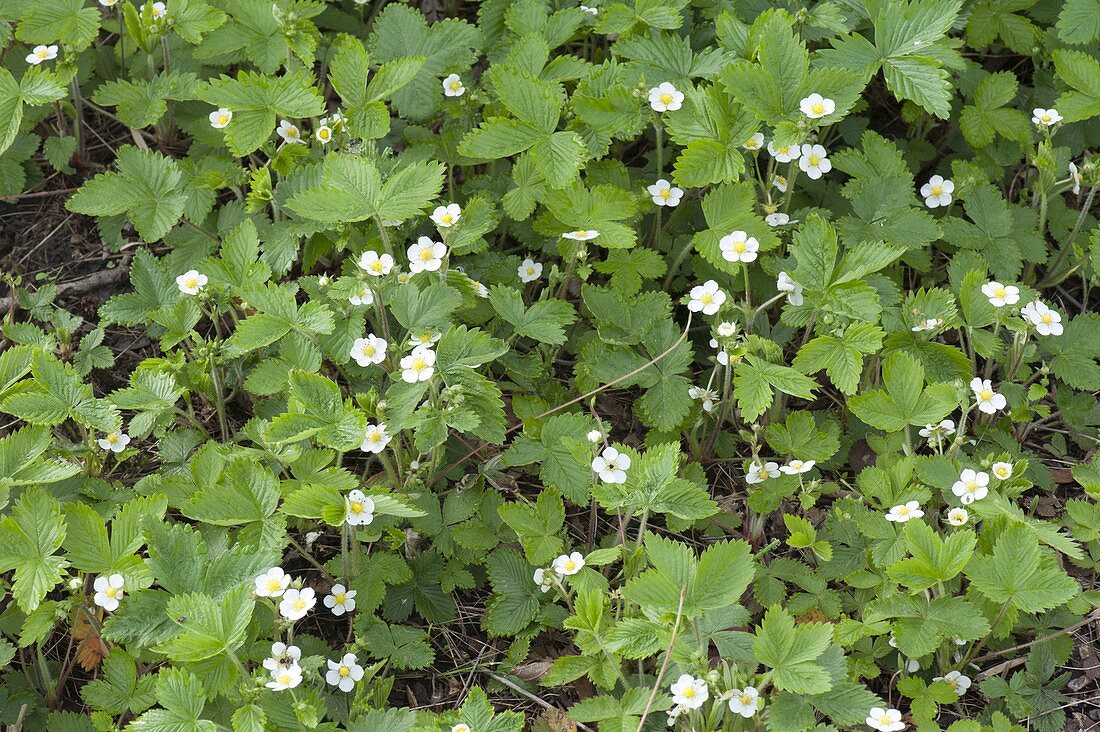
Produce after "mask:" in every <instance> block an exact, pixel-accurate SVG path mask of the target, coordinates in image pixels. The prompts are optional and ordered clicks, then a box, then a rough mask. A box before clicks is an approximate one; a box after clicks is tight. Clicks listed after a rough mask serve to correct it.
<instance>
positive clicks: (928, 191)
mask: <svg viewBox="0 0 1100 732" xmlns="http://www.w3.org/2000/svg"><path fill="white" fill-rule="evenodd" d="M954 192H955V184H954V183H953V182H951V181H949V180H945V179H944V177H943V176H942V175H934V176H932V177H931V178H929V179H928V182H927V183H925V184H924V185H923V186H921V187H920V195H921V197H922V198H923V199H924V205H925V206H927V207H928V208H938V207H940V206H946V205H947V204H949V203H951V194H952V193H954Z"/></svg>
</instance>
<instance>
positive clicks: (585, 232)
mask: <svg viewBox="0 0 1100 732" xmlns="http://www.w3.org/2000/svg"><path fill="white" fill-rule="evenodd" d="M599 235H600V232H598V231H596V230H595V229H577V230H576V231H567V232H565V233H564V234H562V237H564V238H566V239H572V240H573V241H588V240H589V239H595V238H596V237H597V236H599Z"/></svg>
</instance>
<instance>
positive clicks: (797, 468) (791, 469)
mask: <svg viewBox="0 0 1100 732" xmlns="http://www.w3.org/2000/svg"><path fill="white" fill-rule="evenodd" d="M816 464H817V461H816V460H792V461H790V462H789V463H787V464H786V465H783V466H780V468H779V472H781V473H783V474H784V475H801V474H802V473H808V472H810V471H811V470H813V469H814V465H816Z"/></svg>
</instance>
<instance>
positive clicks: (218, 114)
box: [210, 107, 233, 130]
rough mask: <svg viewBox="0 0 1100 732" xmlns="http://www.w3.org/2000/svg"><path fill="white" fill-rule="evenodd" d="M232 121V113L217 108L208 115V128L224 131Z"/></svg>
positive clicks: (222, 108)
mask: <svg viewBox="0 0 1100 732" xmlns="http://www.w3.org/2000/svg"><path fill="white" fill-rule="evenodd" d="M232 121H233V112H231V111H230V110H228V109H226V108H225V107H219V108H218V109H216V110H214V111H213V112H211V113H210V126H211V127H213V128H214V129H215V130H224V129H225V128H226V127H228V126H229V123H230V122H232Z"/></svg>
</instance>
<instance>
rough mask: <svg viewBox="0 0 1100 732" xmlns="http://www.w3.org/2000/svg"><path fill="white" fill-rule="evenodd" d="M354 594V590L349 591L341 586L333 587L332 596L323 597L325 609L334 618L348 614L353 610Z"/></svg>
mask: <svg viewBox="0 0 1100 732" xmlns="http://www.w3.org/2000/svg"><path fill="white" fill-rule="evenodd" d="M355 594H356V593H355V590H349V589H347V588H346V587H344V586H343V585H339V584H337V585H333V586H332V594H331V595H325V600H324V602H325V607H327V608H328V609H329V610H331V611H332V614H333V615H335V616H336V617H340V616H341V615H343V614H344V613H350V612H351V611H352V610H354V609H355Z"/></svg>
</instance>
